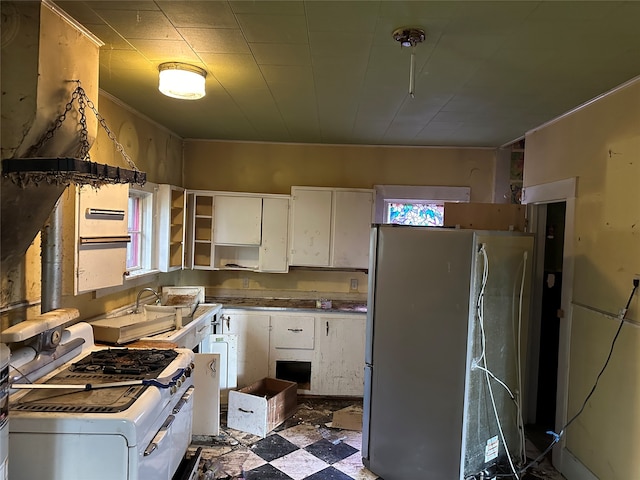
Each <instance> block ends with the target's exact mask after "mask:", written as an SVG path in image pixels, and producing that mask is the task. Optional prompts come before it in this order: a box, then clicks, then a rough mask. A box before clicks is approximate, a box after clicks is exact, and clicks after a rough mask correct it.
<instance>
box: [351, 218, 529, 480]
mask: <svg viewBox="0 0 640 480" xmlns="http://www.w3.org/2000/svg"><path fill="white" fill-rule="evenodd" d="M532 254H533V237H532V236H531V235H529V234H522V233H513V232H489V231H474V230H462V229H448V228H431V227H409V226H398V225H374V226H373V228H372V233H371V256H370V269H369V293H368V295H369V297H368V312H367V333H366V335H367V346H366V372H365V395H364V422H363V438H362V455H363V462H364V464H365V466H366V467H367V468H368V469H369V470H371V471H372V472H374V473H375V474H377V475H379V476H380V477H382V478H383V479H384V480H407V479H413V478H415V479H420V480H430V479H433V480H454V479H466V478H468V477H471V476H472V475H477V477H476V478H480V472H486V474H487V476H486V477H483V478H491V477H490V476H488V475H489V474H492V473H495V472H497V471H501V472H504V471H506V472H508V471H510V470H513V469H517V463H518V460H519V457H520V456H521V455H522V450H523V447H522V445H521V443H522V442H523V436H522V435H523V432H522V430H521V427H522V425H521V423H522V422H521V415H520V414H519V411H520V410H519V409H520V408H521V395H520V394H521V391H522V384H523V382H524V379H523V377H522V375H524V373H523V372H522V371H523V368H524V367H523V362H522V361H520V359H525V358H526V352H525V345H526V341H525V338H526V332H527V328H528V321H527V320H528V311H529V300H530V295H529V293H530V277H531V265H532ZM518 372H521V374H519V373H518ZM507 451H508V452H509V454H508V455H507Z"/></svg>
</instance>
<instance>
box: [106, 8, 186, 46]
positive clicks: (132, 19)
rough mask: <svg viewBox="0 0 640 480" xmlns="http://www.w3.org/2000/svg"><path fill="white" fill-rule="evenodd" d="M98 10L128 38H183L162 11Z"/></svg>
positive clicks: (113, 26) (107, 21)
mask: <svg viewBox="0 0 640 480" xmlns="http://www.w3.org/2000/svg"><path fill="white" fill-rule="evenodd" d="M97 12H98V14H99V15H100V16H101V17H102V18H103V19H104V20H105V22H106V23H107V24H109V25H110V26H111V27H112V28H113V29H115V30H117V31H118V32H119V33H120V35H122V36H123V37H125V38H127V39H132V38H142V39H148V40H149V39H152V40H181V37H180V34H179V33H178V32H177V31H176V30H175V28H173V25H171V22H169V20H167V17H165V16H164V14H163V13H162V12H160V11H141V10H113V9H110V10H97Z"/></svg>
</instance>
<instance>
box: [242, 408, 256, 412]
mask: <svg viewBox="0 0 640 480" xmlns="http://www.w3.org/2000/svg"><path fill="white" fill-rule="evenodd" d="M238 410H240V411H241V412H242V413H253V410H245V409H244V408H238Z"/></svg>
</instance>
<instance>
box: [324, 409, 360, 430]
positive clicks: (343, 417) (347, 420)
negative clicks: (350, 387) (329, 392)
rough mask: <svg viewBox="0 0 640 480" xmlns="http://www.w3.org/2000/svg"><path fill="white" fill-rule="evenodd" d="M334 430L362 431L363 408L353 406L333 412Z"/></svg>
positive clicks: (332, 425) (332, 422)
mask: <svg viewBox="0 0 640 480" xmlns="http://www.w3.org/2000/svg"><path fill="white" fill-rule="evenodd" d="M331 427H332V428H342V429H344V430H356V431H361V430H362V407H359V406H357V405H351V406H350V407H347V408H343V409H342V410H337V411H335V412H333V419H332V421H331Z"/></svg>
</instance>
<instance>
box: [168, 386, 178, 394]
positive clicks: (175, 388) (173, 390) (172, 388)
mask: <svg viewBox="0 0 640 480" xmlns="http://www.w3.org/2000/svg"><path fill="white" fill-rule="evenodd" d="M169 391H170V392H171V395H173V394H174V393H176V392H177V391H178V387H176V386H175V385H172V386H171V388H170V389H169Z"/></svg>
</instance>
